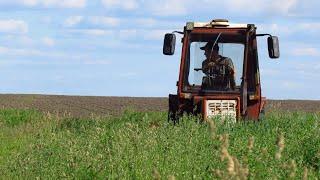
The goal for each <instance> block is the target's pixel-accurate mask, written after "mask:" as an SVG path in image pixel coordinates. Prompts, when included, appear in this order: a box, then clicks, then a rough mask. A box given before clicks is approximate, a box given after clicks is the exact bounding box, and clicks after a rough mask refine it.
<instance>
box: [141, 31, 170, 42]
mask: <svg viewBox="0 0 320 180" xmlns="http://www.w3.org/2000/svg"><path fill="white" fill-rule="evenodd" d="M168 32H172V30H162V29H161V30H151V31H146V32H145V33H144V39H146V40H163V37H164V35H165V34H166V33H168Z"/></svg>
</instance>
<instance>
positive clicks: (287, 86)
mask: <svg viewBox="0 0 320 180" xmlns="http://www.w3.org/2000/svg"><path fill="white" fill-rule="evenodd" d="M281 86H282V87H283V88H285V89H297V88H301V87H302V84H300V83H298V82H292V81H283V82H282V83H281Z"/></svg>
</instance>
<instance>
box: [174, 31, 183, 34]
mask: <svg viewBox="0 0 320 180" xmlns="http://www.w3.org/2000/svg"><path fill="white" fill-rule="evenodd" d="M172 33H178V34H184V33H183V32H181V31H173V32H172Z"/></svg>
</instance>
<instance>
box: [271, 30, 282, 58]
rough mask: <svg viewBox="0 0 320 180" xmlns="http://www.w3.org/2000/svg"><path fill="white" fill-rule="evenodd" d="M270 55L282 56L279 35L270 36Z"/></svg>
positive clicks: (272, 56) (274, 56) (273, 56)
mask: <svg viewBox="0 0 320 180" xmlns="http://www.w3.org/2000/svg"><path fill="white" fill-rule="evenodd" d="M268 51H269V57H270V58H272V59H275V58H279V57H280V49H279V40H278V37H277V36H269V37H268Z"/></svg>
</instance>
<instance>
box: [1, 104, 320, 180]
mask: <svg viewBox="0 0 320 180" xmlns="http://www.w3.org/2000/svg"><path fill="white" fill-rule="evenodd" d="M0 138H1V140H0V175H1V178H3V179H6V178H18V179H21V178H22V179H24V178H27V179H29V178H30V179H31V178H32V179H33V178H42V179H58V178H59V179H60V178H70V179H74V178H77V179H78V178H79V179H92V178H98V179H102V178H104V179H105V178H108V179H152V178H155V179H159V178H161V179H168V178H169V179H174V178H177V179H182V178H187V179H191V178H194V179H208V178H217V179H230V178H234V179H248V178H251V179H270V178H293V179H319V178H320V119H319V114H315V113H314V114H312V113H297V112H292V113H276V112H274V113H271V114H268V115H267V116H266V117H265V119H263V120H262V121H260V122H255V123H254V122H241V123H236V124H230V123H227V122H225V121H223V120H220V119H214V120H210V121H207V122H201V121H200V120H198V119H197V118H196V117H188V116H185V117H183V118H182V119H181V121H180V123H179V124H178V125H176V126H174V125H173V124H171V123H168V122H167V114H166V113H155V112H154V113H151V112H150V113H138V112H126V113H124V114H123V115H122V116H121V117H108V118H99V117H96V118H91V119H77V118H72V117H64V118H62V117H57V116H53V115H51V114H49V113H48V114H41V113H39V112H37V111H29V110H0Z"/></svg>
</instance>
